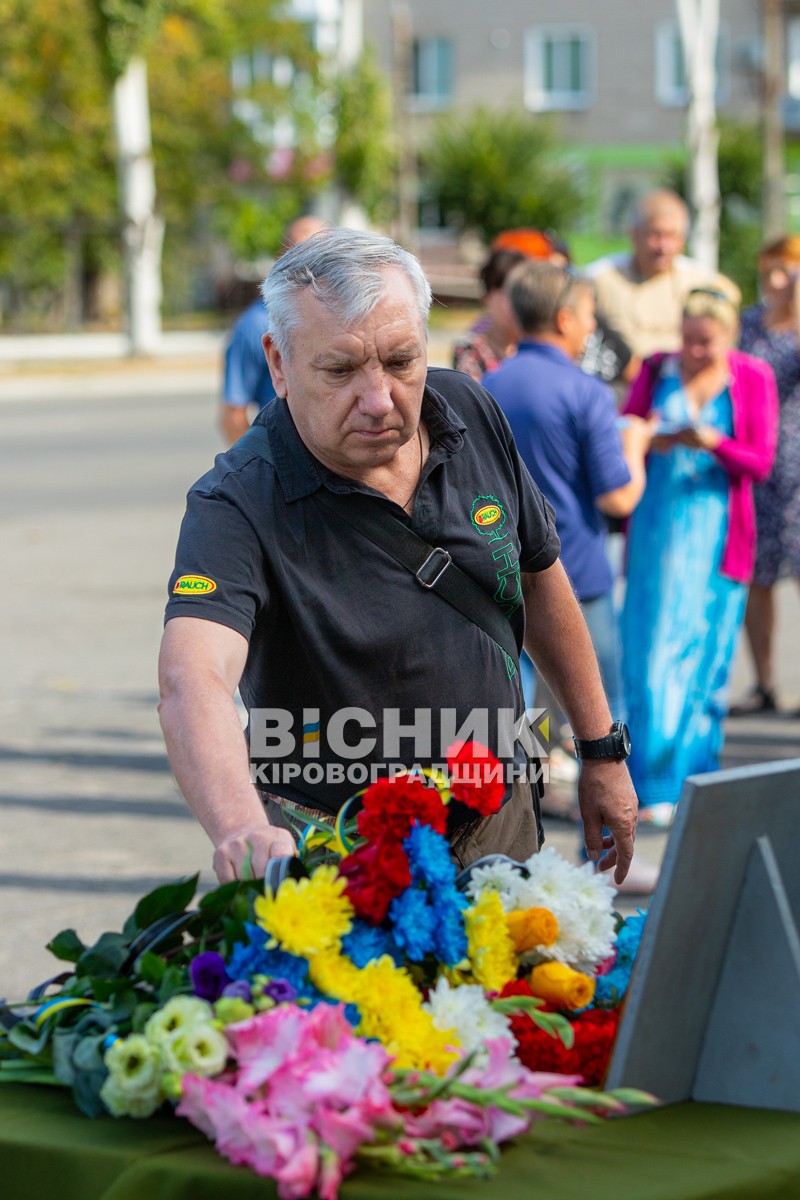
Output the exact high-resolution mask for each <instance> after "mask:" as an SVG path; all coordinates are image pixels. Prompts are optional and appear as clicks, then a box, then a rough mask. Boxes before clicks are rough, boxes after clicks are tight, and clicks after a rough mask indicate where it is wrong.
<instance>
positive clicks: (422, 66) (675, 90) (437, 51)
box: [362, 0, 800, 232]
mask: <svg viewBox="0 0 800 1200" xmlns="http://www.w3.org/2000/svg"><path fill="white" fill-rule="evenodd" d="M795 7H796V6H795V5H794V4H793V3H792V2H791V0H789V2H788V3H787V5H786V9H787V12H786V17H785V39H784V41H785V52H786V57H785V64H784V66H785V81H786V94H787V96H786V114H787V118H788V121H787V127H788V128H789V129H791V128H792V124H793V123H794V124H795V125H796V126H797V128H798V130H800V11H795ZM797 7H798V9H800V6H797ZM362 11H363V37H364V41H365V42H366V43H369V44H371V45H372V46H373V47H374V48H375V50H376V53H377V56H378V59H379V61H380V63H381V64H382V66H383V68H384V70H385V71H386V72H387V74H388V75H390V76H391V77H392V78H395V79H396V78H397V75H398V66H400V68H401V73H402V76H403V78H404V79H405V81H406V84H405V88H404V91H405V95H404V96H403V97H402V99H401V101H400V102H401V103H402V104H403V106H404V107H405V110H406V118H407V128H408V129H409V131H410V132H409V136H410V137H411V138H412V139H413V140H414V141H415V142H416V144H417V145H420V144H421V143H422V142H423V141H424V139H425V137H426V135H427V132H428V130H429V127H430V125H431V122H432V121H434V120H435V119H436V118H437V117H439V116H440V115H441V114H443V113H452V114H454V115H458V114H459V113H463V112H465V111H467V110H468V109H470V108H472V107H473V106H475V105H479V104H480V105H485V106H488V107H494V108H503V107H506V106H517V105H518V106H520V107H522V108H524V109H526V110H527V111H529V112H530V113H532V114H542V115H544V114H546V115H548V116H550V117H551V118H553V120H554V121H555V123H556V127H557V130H558V136H559V139H560V140H561V142H562V144H563V145H564V146H565V147H568V148H569V152H570V156H571V157H572V158H574V160H575V161H576V162H577V163H578V164H579V165H580V164H582V165H583V166H584V168H585V169H587V170H590V171H593V172H594V176H595V182H596V184H597V185H598V187H599V191H600V195H601V202H600V208H601V210H602V211H601V221H602V224H603V226H604V228H605V230H606V231H607V232H612V231H614V230H619V229H622V228H624V225H625V222H626V220H627V215H628V212H629V209H630V205H631V204H632V203H633V202H634V200H635V197H636V195H637V194H639V193H641V191H643V190H646V188H647V187H649V186H652V183H653V181H654V180H656V179H658V178H659V176H660V175H661V174H662V173H663V169H664V163H665V161H666V160H667V158H668V157H670V156H674V155H675V154H676V153H680V150H681V147H682V146H683V144H684V141H685V128H686V109H687V101H688V92H687V86H686V73H685V67H684V60H683V53H682V48H681V41H680V36H679V30H678V21H677V13H676V5H675V0H404V2H403V3H402V4H397V3H392V2H389V0H362ZM762 24H763V18H762V0H721V2H720V30H719V39H718V45H717V68H718V88H717V106H718V111H719V114H720V116H722V117H729V118H731V119H734V120H737V121H743V122H753V123H755V122H757V121H758V119H759V116H760V111H761V97H762V94H763V49H762V46H763V41H762ZM401 37H402V41H401ZM400 44H402V45H403V46H404V47H405V50H404V51H403V53H404V55H405V57H406V59H407V62H406V63H405V70H404V71H402V68H403V66H404V64H403V63H400V64H398V45H400ZM423 223H424V222H423Z"/></svg>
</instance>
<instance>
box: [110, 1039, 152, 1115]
mask: <svg viewBox="0 0 800 1200" xmlns="http://www.w3.org/2000/svg"><path fill="white" fill-rule="evenodd" d="M104 1061H105V1064H106V1066H107V1067H108V1078H107V1079H106V1081H105V1082H104V1084H103V1086H102V1088H101V1089H100V1099H101V1100H102V1101H103V1103H104V1104H105V1106H106V1108H107V1109H108V1111H109V1112H110V1113H111V1114H112V1116H115V1117H125V1116H130V1117H149V1116H150V1114H151V1113H154V1112H155V1110H156V1109H157V1108H158V1107H159V1105H160V1104H161V1102H162V1100H163V1098H164V1097H163V1095H162V1091H161V1080H162V1076H163V1071H164V1068H163V1063H162V1060H161V1053H160V1051H159V1049H158V1047H157V1046H154V1045H153V1044H152V1043H151V1042H149V1041H148V1040H147V1038H146V1037H143V1036H142V1035H141V1034H131V1036H130V1037H127V1038H121V1039H120V1040H119V1041H116V1042H114V1044H113V1046H111V1047H109V1049H108V1050H107V1051H106V1053H105V1055H104Z"/></svg>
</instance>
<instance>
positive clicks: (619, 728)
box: [572, 721, 631, 762]
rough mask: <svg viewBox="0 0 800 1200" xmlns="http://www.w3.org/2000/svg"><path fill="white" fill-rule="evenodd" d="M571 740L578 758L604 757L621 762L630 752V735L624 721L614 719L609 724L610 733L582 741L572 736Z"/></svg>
mask: <svg viewBox="0 0 800 1200" xmlns="http://www.w3.org/2000/svg"><path fill="white" fill-rule="evenodd" d="M572 740H573V742H574V743H575V753H576V754H577V756H578V758H583V759H592V758H606V759H610V760H612V761H613V762H622V761H623V760H624V759H626V758H627V757H628V755H629V754H630V752H631V737H630V734H629V733H628V726H627V725H626V724H625V722H624V721H615V722H614V724H613V725H612V726H611V733H607V734H606V736H605V737H601V738H591V739H587V740H583V741H582V740H581V739H580V738H576V737H574V738H573V739H572Z"/></svg>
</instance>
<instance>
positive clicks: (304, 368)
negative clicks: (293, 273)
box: [264, 267, 427, 479]
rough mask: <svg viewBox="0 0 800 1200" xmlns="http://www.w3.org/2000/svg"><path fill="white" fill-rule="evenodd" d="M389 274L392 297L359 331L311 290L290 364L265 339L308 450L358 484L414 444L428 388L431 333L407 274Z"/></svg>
mask: <svg viewBox="0 0 800 1200" xmlns="http://www.w3.org/2000/svg"><path fill="white" fill-rule="evenodd" d="M383 274H384V277H385V279H386V291H385V292H384V295H383V297H382V298H381V300H380V301H379V302H378V304H377V306H376V307H375V308H374V309H373V311H372V312H371V313H370V314H369V316H368V317H366V318H365V319H364V320H363V321H362V322H360V323H359V324H358V325H356V326H351V327H347V326H345V325H343V324H342V322H341V321H340V320H339V318H338V317H337V316H336V315H335V314H334V313H333V312H332V311H331V309H330V308H328V307H327V306H326V305H325V304H323V303H322V302H321V301H320V300H318V299H317V298H316V296H314V295H313V293H312V292H311V290H310V289H305V290H304V291H302V292H301V293H300V295H299V296H298V299H297V308H298V313H299V317H300V323H299V325H298V326H297V328H296V329H295V330H294V332H293V333H292V335H291V347H290V355H289V358H288V359H287V358H283V357H282V356H281V354H280V352H279V351H278V349H277V347H276V346H275V344H274V343H273V342H272V340H271V338H270V335H269V334H266V335H265V336H264V349H265V352H266V354H267V361H268V363H269V368H270V372H271V374H272V380H273V383H274V385H275V390H276V392H277V394H278V395H279V396H283V397H285V398H286V401H287V404H288V406H289V411H290V413H291V415H292V419H293V420H294V423H295V426H296V427H297V431H298V433H299V434H300V436H301V438H302V439H303V441H304V443H305V444H306V446H307V447H308V449H309V450H310V451H311V453H312V454H313V455H314V456H315V458H318V459H319V460H320V462H322V463H324V465H325V466H326V467H329V468H330V469H331V470H332V471H336V472H337V473H338V474H340V475H345V476H348V477H350V478H354V479H361V478H365V477H366V476H368V474H369V472H370V471H372V470H374V469H375V468H376V467H382V466H384V465H386V464H387V463H389V462H391V460H392V459H393V458H394V456H395V454H396V453H397V451H398V449H399V448H400V447H401V446H402V445H404V444H405V443H406V442H408V441H409V440H410V439H411V438H412V437H414V435H415V434H416V432H417V426H418V424H419V416H420V409H421V406H422V393H423V390H424V387H425V375H426V370H427V346H426V341H425V327H424V323H423V321H422V318H421V316H420V312H419V307H418V304H417V300H416V297H415V295H414V289H413V287H412V285H411V282H410V280H409V279H408V277H407V276H406V274H405V272H404V271H403V270H402V269H401V268H400V267H387V268H386V269H385V270H384V272H383Z"/></svg>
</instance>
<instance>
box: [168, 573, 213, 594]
mask: <svg viewBox="0 0 800 1200" xmlns="http://www.w3.org/2000/svg"><path fill="white" fill-rule="evenodd" d="M216 590H217V585H216V584H215V583H214V580H213V579H209V578H208V576H207V575H181V577H180V579H177V580H176V581H175V586H174V588H173V589H172V591H173V594H174V595H178V596H205V595H207V594H208V593H209V592H215V591H216Z"/></svg>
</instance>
